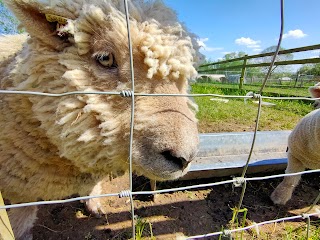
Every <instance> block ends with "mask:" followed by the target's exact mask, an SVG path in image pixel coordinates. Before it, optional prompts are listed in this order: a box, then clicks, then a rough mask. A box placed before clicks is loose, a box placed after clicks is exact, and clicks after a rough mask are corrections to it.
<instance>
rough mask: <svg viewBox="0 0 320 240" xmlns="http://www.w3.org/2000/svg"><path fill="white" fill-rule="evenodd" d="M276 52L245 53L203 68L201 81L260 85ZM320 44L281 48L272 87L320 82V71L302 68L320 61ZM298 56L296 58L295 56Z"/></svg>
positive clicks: (271, 78)
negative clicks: (313, 71)
mask: <svg viewBox="0 0 320 240" xmlns="http://www.w3.org/2000/svg"><path fill="white" fill-rule="evenodd" d="M274 53H275V52H269V53H262V54H256V55H250V56H249V55H245V56H244V57H240V58H234V59H230V60H225V61H218V62H213V63H207V64H204V65H201V66H200V67H199V71H198V72H199V75H198V82H220V83H228V84H239V88H240V89H241V88H242V86H243V84H248V85H249V84H250V85H259V84H261V83H262V82H263V80H264V76H265V75H266V72H267V67H268V66H269V65H270V61H271V57H272V56H273V55H274ZM319 56H320V44H317V45H312V46H305V47H300V48H293V49H287V50H282V51H279V53H278V55H277V58H276V61H275V63H274V68H273V69H272V72H271V75H270V77H269V79H268V82H267V85H268V86H291V87H302V86H311V85H314V83H316V82H319V81H320V76H319V75H317V74H310V73H304V72H301V71H299V68H300V69H301V65H302V66H303V65H306V64H318V63H320V57H319ZM293 58H294V59H293Z"/></svg>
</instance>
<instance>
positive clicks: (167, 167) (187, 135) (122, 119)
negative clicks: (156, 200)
mask: <svg viewBox="0 0 320 240" xmlns="http://www.w3.org/2000/svg"><path fill="white" fill-rule="evenodd" d="M5 2H6V4H7V5H8V6H9V7H10V9H11V10H12V11H13V12H14V13H15V15H16V16H17V17H18V19H19V20H20V21H21V24H22V26H23V27H24V28H25V29H26V31H27V32H28V33H29V35H30V37H29V39H28V40H27V44H26V45H25V46H24V48H23V49H22V51H21V52H20V54H19V55H18V57H17V58H16V59H15V67H14V69H11V72H10V74H9V78H8V79H7V80H5V81H4V83H3V85H4V86H6V87H7V89H14V90H32V91H39V92H50V93H62V92H66V91H121V90H127V89H130V88H131V78H130V59H129V48H128V38H127V24H126V20H125V14H124V5H123V1H116V0H113V1H100V0H99V1H98V0H76V1H68V0H62V1H61V0H59V1H58V0H52V1H33V0H10V1H9V0H7V1H5ZM129 9H130V26H131V27H130V32H131V38H132V46H133V48H132V49H133V62H134V73H135V92H136V93H151V94H153V93H155V94H158V93H169V94H185V93H187V81H188V79H190V78H192V77H193V76H194V75H195V74H196V71H195V69H194V67H193V64H194V57H195V55H196V53H195V51H194V48H193V46H192V40H191V38H190V37H189V36H188V33H187V32H186V30H185V29H184V28H183V27H182V26H181V25H180V24H179V23H178V22H177V19H176V15H175V13H174V12H173V11H172V10H170V9H168V8H167V7H165V6H164V5H163V3H162V2H161V1H154V2H153V1H151V2H144V1H139V0H136V1H129ZM17 69H19V70H17ZM10 79H11V80H10ZM11 97H12V98H14V99H18V98H19V99H22V100H21V101H28V104H25V105H26V106H29V108H30V111H32V116H33V121H35V120H34V119H36V121H37V126H39V127H40V129H41V131H43V132H44V133H45V135H46V138H47V139H48V142H49V143H50V144H52V148H54V149H56V150H55V151H53V152H55V154H58V155H59V157H60V158H61V159H64V160H65V161H66V162H68V163H70V164H72V165H74V166H75V167H76V168H77V169H79V171H80V172H83V173H88V174H92V175H97V176H103V175H106V173H110V172H123V171H126V170H127V169H128V156H129V152H128V149H129V148H128V146H129V132H130V131H129V130H130V115H131V98H123V97H120V96H119V95H91V94H90V95H76V96H74V95H73V96H66V97H61V98H52V97H38V96H28V97H26V96H23V97H21V96H11ZM192 105H193V104H192V103H191V101H190V100H189V99H187V98H186V97H178V96H165V97H164V96H161V97H157V96H136V97H135V121H134V135H133V138H134V141H133V169H134V170H135V171H136V172H137V173H138V174H142V175H145V176H147V177H149V178H151V179H157V180H168V179H176V178H178V177H181V176H182V175H184V174H185V173H186V172H187V170H188V166H189V163H190V161H192V160H193V159H194V157H195V154H196V152H197V145H198V131H197V120H196V118H195V112H194V109H193V107H192ZM19 107H20V106H12V108H13V109H14V108H19ZM31 131H32V130H31ZM31 131H30V132H31Z"/></svg>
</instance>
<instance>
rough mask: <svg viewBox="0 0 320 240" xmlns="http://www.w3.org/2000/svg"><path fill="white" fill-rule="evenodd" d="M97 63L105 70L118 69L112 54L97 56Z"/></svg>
mask: <svg viewBox="0 0 320 240" xmlns="http://www.w3.org/2000/svg"><path fill="white" fill-rule="evenodd" d="M96 60H97V62H99V64H101V65H102V66H103V67H106V68H116V67H118V65H117V63H116V60H115V58H114V56H113V54H112V53H106V54H98V55H97V56H96Z"/></svg>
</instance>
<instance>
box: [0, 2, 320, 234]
mask: <svg viewBox="0 0 320 240" xmlns="http://www.w3.org/2000/svg"><path fill="white" fill-rule="evenodd" d="M124 2H125V6H126V10H127V8H128V6H127V1H126V0H124ZM281 9H282V12H283V1H281ZM126 17H127V24H128V26H129V21H128V19H129V17H128V14H127V11H126ZM128 29H129V27H128ZM128 34H129V36H128V38H129V40H130V32H129V31H128ZM281 34H282V31H281ZM129 43H130V41H129ZM280 44H281V37H280V39H279V44H278V46H280ZM129 49H130V53H131V55H130V58H131V73H132V75H131V77H132V89H131V90H129V91H122V92H112V93H110V92H90V93H89V92H69V93H62V94H48V93H36V92H23V91H19V92H17V91H6V90H1V91H0V94H25V95H43V96H52V97H61V96H65V95H70V94H74V95H79V94H115V95H120V96H123V97H130V98H131V99H132V101H131V103H132V105H131V108H132V114H131V132H130V140H131V143H130V156H129V158H130V188H129V189H128V190H126V189H124V190H123V191H121V192H116V193H111V194H103V195H97V196H85V197H78V198H71V199H67V200H57V201H41V202H32V203H24V204H14V205H7V206H0V209H9V208H18V207H28V206H35V205H47V204H55V203H58V204H62V203H66V202H73V201H79V200H87V199H90V198H100V197H111V196H119V197H128V198H129V199H130V202H131V217H132V235H133V238H135V224H136V222H135V214H134V205H133V198H132V197H133V196H136V195H145V194H148V195H149V194H159V193H167V192H173V191H184V190H190V189H195V188H205V187H214V186H218V185H223V184H230V183H231V184H234V186H235V187H241V188H242V193H241V196H240V199H239V203H238V204H237V206H234V209H235V211H234V216H233V218H232V219H233V220H234V219H236V216H237V215H238V213H239V211H240V210H241V209H242V201H243V198H244V196H245V193H246V184H247V182H250V181H264V180H266V179H272V178H279V177H284V176H289V175H296V174H307V173H318V172H320V170H309V171H305V172H301V173H294V174H281V175H271V176H265V177H250V178H248V177H246V171H247V167H248V164H249V162H250V159H251V154H252V150H253V148H254V143H255V137H256V133H257V130H258V125H259V118H260V113H261V108H262V104H261V102H262V100H263V99H264V98H269V99H270V98H272V97H264V96H262V95H261V94H252V95H247V96H232V95H217V94H188V95H172V94H163V95H170V96H183V97H185V96H190V97H203V96H213V97H224V98H242V99H254V100H258V102H259V104H258V107H257V117H256V121H255V131H254V133H253V136H252V137H253V139H252V145H251V149H250V151H249V152H248V160H247V163H246V165H245V166H244V168H243V172H242V174H241V176H240V177H236V178H233V179H231V180H227V181H222V182H215V183H209V184H199V185H193V186H188V187H182V188H170V189H163V190H158V191H139V192H135V191H133V189H132V181H133V180H132V171H131V169H132V168H131V166H132V154H131V152H132V139H133V137H134V135H133V122H134V97H135V96H141V95H143V96H150V95H152V96H158V97H161V96H163V95H161V94H158V95H153V94H143V93H135V91H134V73H133V70H132V69H133V67H132V66H133V61H132V50H131V43H130V45H129ZM306 49H309V50H311V49H313V50H314V49H319V45H315V46H311V47H306V48H300V49H299V50H297V49H295V51H296V52H297V51H300V52H301V51H307V50H306ZM288 51H289V52H292V50H286V52H280V54H285V53H289V52H288ZM266 56H271V57H273V59H272V60H271V64H270V62H269V63H268V62H264V63H252V62H250V61H249V60H250V59H253V56H246V57H244V58H241V59H237V60H236V61H239V60H241V61H243V64H241V65H237V66H232V67H224V68H220V67H219V64H222V62H219V63H213V64H208V65H203V66H202V67H201V68H205V67H210V68H208V69H206V70H200V71H199V73H201V74H207V73H213V72H214V73H216V74H224V75H225V77H223V76H222V78H223V79H224V78H225V79H226V80H225V81H231V82H236V83H239V84H240V88H241V87H242V84H244V83H245V84H246V83H248V82H250V83H255V84H258V83H259V84H261V85H262V89H263V86H264V85H265V82H263V81H262V80H261V79H263V78H264V80H268V76H269V75H270V73H271V71H272V70H273V62H272V61H274V60H275V58H276V56H277V51H276V52H274V53H268V54H266V55H255V56H254V57H255V58H258V57H266ZM230 62H232V61H225V62H224V63H230ZM318 62H319V59H302V60H290V61H278V62H275V63H274V64H275V66H280V65H288V64H297V63H299V64H301V63H318ZM254 67H268V70H267V71H266V72H265V73H264V74H261V75H259V76H258V75H250V72H249V71H247V68H254ZM231 69H239V72H240V73H237V74H234V72H232V74H231V72H221V71H227V70H228V71H229V70H231ZM219 71H220V72H219ZM239 74H240V77H238V75H239ZM233 75H237V76H234V77H233ZM266 76H267V77H266ZM233 79H238V80H233ZM258 79H259V80H258ZM220 80H221V79H220ZM221 81H222V80H221ZM312 81H313V80H312ZM268 83H269V82H268ZM277 83H278V84H283V83H282V82H279V81H278V82H277ZM296 83H299V81H296ZM303 83H304V82H303ZM261 92H262V91H261ZM272 99H276V100H279V99H296V100H299V99H300V100H301V99H303V100H306V101H308V100H314V99H310V98H279V97H278V98H276V97H274V98H272ZM318 200H319V198H316V199H315V200H314V203H313V205H312V206H311V207H310V209H308V211H306V212H305V213H303V214H301V215H297V216H294V217H286V218H279V219H275V220H270V221H266V222H261V223H253V224H252V225H250V226H247V227H240V228H234V229H224V230H222V231H219V232H213V233H203V235H197V236H189V237H186V238H187V239H198V238H205V237H211V236H219V235H225V236H228V237H230V239H231V235H232V234H233V233H234V232H238V231H243V230H248V229H251V228H256V227H257V226H260V225H263V224H268V223H273V222H282V221H288V220H294V219H305V220H306V223H307V231H306V239H308V237H309V227H310V217H311V216H315V215H317V214H318V213H317V212H315V213H314V212H313V213H310V210H311V208H312V207H313V206H314V205H315V204H316V203H317V201H318ZM185 211H187V210H185ZM0 224H1V223H0Z"/></svg>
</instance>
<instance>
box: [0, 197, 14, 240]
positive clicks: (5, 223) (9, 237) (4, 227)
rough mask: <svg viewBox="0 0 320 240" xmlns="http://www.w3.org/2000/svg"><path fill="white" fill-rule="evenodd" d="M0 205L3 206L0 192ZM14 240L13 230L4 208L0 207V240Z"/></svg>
mask: <svg viewBox="0 0 320 240" xmlns="http://www.w3.org/2000/svg"><path fill="white" fill-rule="evenodd" d="M0 206H4V202H3V198H2V195H1V192H0ZM2 239H3V240H14V239H15V238H14V235H13V231H12V228H11V224H10V221H9V217H8V215H7V211H6V210H5V209H0V240H2Z"/></svg>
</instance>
